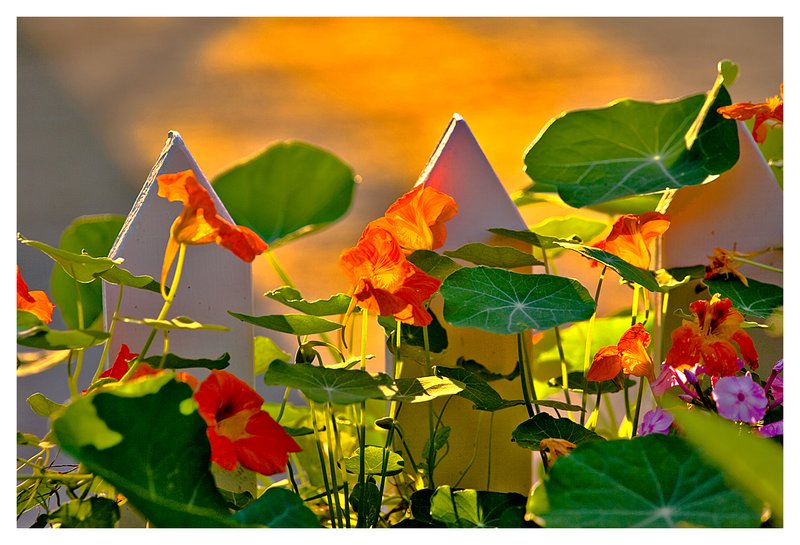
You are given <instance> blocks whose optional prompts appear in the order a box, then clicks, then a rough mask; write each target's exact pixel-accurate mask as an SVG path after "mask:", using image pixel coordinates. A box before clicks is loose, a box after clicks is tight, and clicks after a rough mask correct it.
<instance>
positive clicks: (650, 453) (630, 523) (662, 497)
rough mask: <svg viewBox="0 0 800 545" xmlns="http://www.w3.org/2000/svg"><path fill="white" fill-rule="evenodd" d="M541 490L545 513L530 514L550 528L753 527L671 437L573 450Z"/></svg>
mask: <svg viewBox="0 0 800 545" xmlns="http://www.w3.org/2000/svg"><path fill="white" fill-rule="evenodd" d="M706 436H707V437H708V432H706ZM728 456H731V454H730V452H729V453H728ZM731 457H734V456H731ZM545 489H546V493H547V502H546V503H547V504H549V507H548V510H547V511H546V512H544V513H534V515H535V516H537V517H539V518H541V519H542V520H543V521H544V523H545V526H547V527H552V528H567V527H568V528H586V527H590V528H595V527H606V528H676V527H692V526H706V527H713V528H719V527H757V526H758V525H759V518H760V513H759V510H758V509H753V507H752V506H751V505H749V504H748V502H747V501H746V500H745V499H744V498H743V497H742V496H741V495H740V494H739V493H738V492H736V491H734V490H732V489H731V488H730V487H729V486H728V485H727V483H726V482H725V480H724V478H723V476H722V473H720V472H719V470H717V469H715V468H714V467H712V466H709V465H708V464H706V463H705V462H704V461H703V460H702V459H701V458H700V455H699V454H698V453H697V452H696V451H695V450H694V449H692V448H691V447H690V446H689V444H688V443H686V442H685V441H684V440H682V439H680V438H678V437H676V436H667V435H660V434H651V435H647V436H644V437H636V438H634V439H631V440H628V439H622V440H615V441H593V442H590V443H587V444H585V445H580V446H578V448H576V449H575V450H573V451H572V452H571V453H570V455H569V456H563V457H561V458H559V459H558V460H557V461H556V462H555V463H554V464H553V466H552V468H551V469H550V472H549V473H548V476H547V479H546V481H545Z"/></svg>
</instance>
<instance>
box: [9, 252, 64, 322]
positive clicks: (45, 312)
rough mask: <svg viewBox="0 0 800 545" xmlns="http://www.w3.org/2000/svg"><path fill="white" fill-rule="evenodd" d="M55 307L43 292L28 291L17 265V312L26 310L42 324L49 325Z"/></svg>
mask: <svg viewBox="0 0 800 545" xmlns="http://www.w3.org/2000/svg"><path fill="white" fill-rule="evenodd" d="M54 308H56V306H55V305H54V304H53V303H51V302H50V298H49V297H47V294H46V293H45V292H43V291H39V290H34V291H28V285H27V284H26V283H25V280H23V279H22V273H20V272H19V265H17V310H26V311H28V312H30V313H33V314H35V315H36V317H37V318H39V319H40V320H41V321H42V322H44V323H46V324H49V323H50V322H52V321H53V309H54Z"/></svg>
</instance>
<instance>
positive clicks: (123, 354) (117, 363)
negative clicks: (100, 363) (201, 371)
mask: <svg viewBox="0 0 800 545" xmlns="http://www.w3.org/2000/svg"><path fill="white" fill-rule="evenodd" d="M138 355H139V354H134V353H133V352H131V350H130V348H128V345H127V344H125V343H123V344H122V345H120V347H119V353H118V354H117V357H116V359H115V360H114V365H112V366H111V367H109V368H108V369H106V370H105V371H103V372H102V373H101V374H100V376H99V377H97V378H98V379H102V378H113V379H114V380H117V381H119V380H122V377H124V376H125V373H127V372H128V369H129V368H130V363H131V362H132V361H133V360H134V359H135V358H136V357H137V356H138ZM164 372H165V371H164V370H163V369H153V368H152V367H151V366H150V365H149V364H147V363H145V362H141V363H139V366H138V367H137V368H136V372H135V373H134V374H133V375H132V376H131V377H130V380H133V379H137V378H141V377H147V376H151V375H160V374H161V373H164ZM175 378H176V379H178V380H180V381H181V382H185V383H186V384H188V385H189V386H190V387H191V388H192V390H196V389H197V384H198V382H197V379H196V378H195V377H193V376H192V375H190V374H189V373H184V372H178V373H176V374H175ZM83 393H86V391H85V390H84V392H83Z"/></svg>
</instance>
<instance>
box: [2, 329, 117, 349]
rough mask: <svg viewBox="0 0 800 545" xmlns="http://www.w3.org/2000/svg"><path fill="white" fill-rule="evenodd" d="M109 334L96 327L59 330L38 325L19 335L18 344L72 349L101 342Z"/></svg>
mask: <svg viewBox="0 0 800 545" xmlns="http://www.w3.org/2000/svg"><path fill="white" fill-rule="evenodd" d="M108 337H109V335H108V333H106V332H105V331H97V330H94V329H70V330H68V331H58V330H54V329H50V328H49V327H47V326H44V325H42V326H37V327H34V328H32V329H29V330H27V331H25V332H24V334H22V335H20V336H18V337H17V344H19V345H21V346H27V347H28V348H39V349H42V350H72V349H81V348H89V347H90V346H94V345H96V344H100V343H102V342H103V341H105V340H106V339H108Z"/></svg>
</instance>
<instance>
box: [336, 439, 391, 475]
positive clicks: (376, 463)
mask: <svg viewBox="0 0 800 545" xmlns="http://www.w3.org/2000/svg"><path fill="white" fill-rule="evenodd" d="M365 452H366V455H365V456H364V472H365V473H366V474H367V475H381V474H382V473H383V474H385V475H387V476H388V475H397V474H398V473H400V472H401V471H403V468H404V466H405V461H403V457H402V456H400V455H399V454H397V453H396V452H392V451H390V450H384V449H382V448H381V447H374V446H369V445H368V446H367V448H366V449H365ZM387 454H388V460H387V463H386V471H385V472H384V470H383V467H384V459H385V458H387V456H386V455H387ZM344 465H345V468H347V472H348V473H355V474H358V473H359V472H360V467H361V449H356V451H355V452H354V453H353V455H352V456H350V457H349V458H346V459H345V461H344Z"/></svg>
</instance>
